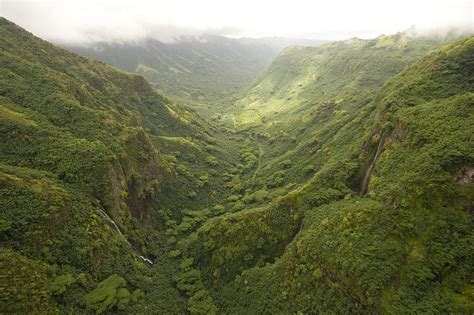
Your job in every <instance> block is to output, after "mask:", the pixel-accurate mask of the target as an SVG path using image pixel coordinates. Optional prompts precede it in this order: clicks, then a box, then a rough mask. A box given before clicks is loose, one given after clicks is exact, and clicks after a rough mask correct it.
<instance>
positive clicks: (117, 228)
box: [97, 207, 153, 265]
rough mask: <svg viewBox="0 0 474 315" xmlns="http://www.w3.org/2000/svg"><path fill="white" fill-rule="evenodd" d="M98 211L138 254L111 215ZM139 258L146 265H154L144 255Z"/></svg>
mask: <svg viewBox="0 0 474 315" xmlns="http://www.w3.org/2000/svg"><path fill="white" fill-rule="evenodd" d="M97 210H99V213H100V214H101V215H102V216H103V217H104V218H105V219H106V220H107V221H109V223H110V224H112V226H113V227H114V229H115V232H117V234H118V235H120V237H121V238H122V239H123V240H124V241H125V242H127V244H128V245H129V246H130V248H131V249H132V250H133V251H135V252H138V251H137V249H136V248H135V247H134V246H133V245H132V244H130V242H129V241H128V240H127V239H126V238H125V236H124V235H123V233H122V231H120V228H119V227H118V225H117V224H116V223H115V221H114V220H112V218H111V217H109V215H108V214H107V213H106V212H105V211H104V210H102V209H101V208H99V207H97ZM138 257H140V259H141V260H142V261H143V262H144V263H146V264H150V265H153V261H152V260H151V259H149V258H146V257H144V256H142V255H138Z"/></svg>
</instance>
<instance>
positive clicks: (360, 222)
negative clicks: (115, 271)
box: [186, 37, 474, 314]
mask: <svg viewBox="0 0 474 315" xmlns="http://www.w3.org/2000/svg"><path fill="white" fill-rule="evenodd" d="M473 56H474V38H473V37H471V38H468V39H465V40H460V41H457V42H455V43H453V44H448V45H446V46H443V47H442V48H441V49H439V50H436V51H434V52H433V53H431V54H429V55H428V56H426V57H424V58H422V59H421V60H420V61H418V62H415V63H414V64H413V65H412V66H409V67H408V68H407V69H405V70H403V71H402V72H401V73H400V74H399V75H397V76H395V77H394V78H392V79H390V80H389V81H388V82H387V83H386V84H385V85H384V86H383V87H382V88H381V90H380V91H378V92H377V93H376V95H375V96H374V97H369V98H367V100H366V102H364V104H365V105H364V106H361V107H359V109H358V111H359V114H358V115H356V116H355V118H354V119H355V120H356V121H355V122H354V121H353V122H346V123H344V124H342V125H339V124H338V123H337V120H338V118H337V115H336V116H335V117H334V116H333V118H332V119H333V121H334V122H333V123H332V124H329V125H327V127H326V130H325V132H320V133H318V134H315V135H314V136H315V137H314V144H313V147H316V148H318V147H320V148H326V149H325V150H324V149H323V150H321V149H316V150H314V151H312V152H313V153H312V158H311V160H308V161H306V163H307V164H310V165H311V167H312V169H311V170H309V172H311V173H312V174H314V175H313V176H312V178H311V179H310V180H309V181H308V182H307V183H306V185H304V186H302V187H301V188H298V189H295V190H294V191H293V192H291V193H289V194H288V195H286V196H285V197H283V198H281V199H279V200H277V201H276V202H274V203H272V205H271V206H270V207H265V208H260V209H255V210H244V211H242V212H240V213H239V215H238V216H236V215H230V216H225V217H223V218H222V219H219V220H218V219H216V220H213V221H209V223H208V224H206V225H205V226H203V227H202V228H201V229H199V230H198V231H197V233H196V235H195V236H194V238H190V240H189V242H188V244H187V245H186V246H187V251H188V255H189V256H191V257H192V258H193V259H194V260H193V261H194V263H195V265H196V266H197V267H198V268H200V269H201V270H203V271H204V274H206V275H207V277H208V278H207V281H208V282H207V283H208V285H209V287H210V288H211V291H212V292H213V294H214V297H215V301H216V303H217V305H218V307H219V309H220V310H221V311H222V313H225V314H246V313H248V312H255V313H285V314H288V313H303V314H304V313H321V312H325V311H328V310H330V311H331V312H335V313H347V312H351V313H396V314H398V313H418V312H428V313H463V314H464V313H465V314H469V313H472V311H473V310H474V300H473V297H472V290H473V286H472V282H471V279H472V275H473V274H474V269H473V261H474V257H473V256H472V253H474V248H473V245H472V244H474V242H473V239H474V233H473V232H472V231H473V230H472V204H473V201H474V183H473V177H472V167H473V162H474V156H473V154H474V150H473V148H474V145H473V144H474V143H473V141H474V139H473V137H472V135H473V134H474V123H473V122H474V119H473V115H474V111H473V108H474V107H473V104H474V103H473V101H474V99H473V97H474V94H473V92H474V77H473V74H474V71H473V70H474V69H473V66H474V64H473V58H472V57H473ZM355 62H357V61H355ZM380 85H381V84H380ZM372 111H373V113H375V115H372V114H370V112H372ZM364 112H365V114H364ZM367 112H369V113H367ZM328 115H331V116H332V115H334V113H332V114H328ZM322 117H324V115H323V114H322V113H320V114H319V115H317V116H316V118H317V119H321V118H322ZM356 125H361V126H365V127H356ZM333 128H335V129H336V130H335V131H333V130H332V129H333ZM354 128H356V129H354ZM360 128H362V130H363V129H364V128H366V130H367V132H362V131H361V130H360ZM327 133H330V134H334V136H333V137H332V138H329V139H328V138H327V137H326V134H327ZM364 139H365V140H364ZM294 150H295V151H296V153H295V155H297V154H303V152H301V151H299V150H301V147H299V146H297V147H296V148H295V149H294ZM315 161H316V162H315ZM357 161H359V162H357ZM299 163H302V162H299ZM358 173H361V174H363V175H366V174H367V175H368V176H367V178H366V179H367V182H368V183H369V184H368V193H367V194H365V191H367V188H366V187H361V186H363V185H365V183H363V182H365V180H364V179H365V176H360V177H358V176H357V174H358ZM351 189H354V190H351ZM360 193H362V196H359V194H360ZM284 244H288V245H287V246H286V248H282V246H283V245H284ZM236 260H237V261H236ZM251 266H255V267H253V268H252V267H251Z"/></svg>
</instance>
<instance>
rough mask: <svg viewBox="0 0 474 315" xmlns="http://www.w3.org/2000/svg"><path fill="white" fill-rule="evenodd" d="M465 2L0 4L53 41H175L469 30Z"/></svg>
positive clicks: (28, 0)
mask: <svg viewBox="0 0 474 315" xmlns="http://www.w3.org/2000/svg"><path fill="white" fill-rule="evenodd" d="M472 10H473V6H472V1H469V0H452V1H445V0H417V1H410V0H401V1H374V0H363V1H343V0H336V1H330V2H327V1H326V2H321V1H308V0H295V1H291V2H285V1H280V0H278V1H269V0H264V1H250V0H243V1H216V0H203V1H186V0H177V1H164V0H158V1H148V0H139V1H132V0H121V1H93V0H81V1H79V0H66V1H59V0H51V1H41V0H20V1H16V0H15V1H13V0H2V1H1V2H0V15H2V16H4V17H6V18H8V19H10V20H12V21H13V22H15V23H17V24H19V25H20V26H23V27H25V28H27V29H29V30H30V31H32V32H33V33H34V34H35V35H38V36H40V37H43V38H46V39H48V40H51V41H54V42H75V43H78V42H81V43H84V42H97V41H129V40H137V39H140V38H146V37H153V38H155V39H159V40H161V41H172V40H174V39H175V38H176V37H179V36H182V35H201V34H204V33H206V34H214V35H225V36H230V37H266V36H280V37H292V38H293V37H298V38H311V39H345V38H350V37H361V38H371V37H376V36H378V35H380V34H391V33H395V32H397V31H402V30H405V29H408V28H410V27H412V26H415V28H416V29H417V30H419V31H422V32H429V31H440V30H443V31H444V30H446V29H450V28H453V27H455V28H463V29H465V30H470V31H472V30H473V17H472V12H473V11H472Z"/></svg>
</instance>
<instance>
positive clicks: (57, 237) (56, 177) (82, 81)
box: [0, 19, 233, 313]
mask: <svg viewBox="0 0 474 315" xmlns="http://www.w3.org/2000/svg"><path fill="white" fill-rule="evenodd" d="M0 33H1V36H0V38H1V39H0V59H1V62H0V81H1V85H0V113H1V115H0V141H1V143H2V145H1V146H0V165H1V166H0V168H1V171H0V195H1V198H0V208H1V209H2V211H1V214H0V216H1V217H0V222H1V227H2V228H1V240H2V241H1V249H2V254H1V256H2V258H1V261H2V268H1V269H2V270H3V271H4V272H5V271H7V270H9V271H8V273H7V274H6V275H5V274H4V276H2V280H1V281H0V291H1V292H2V294H0V298H1V303H0V305H1V311H0V312H7V313H9V312H20V313H22V312H25V311H26V310H30V309H32V308H33V309H36V310H37V311H38V312H39V313H43V312H46V311H48V312H49V311H51V312H54V311H55V310H58V309H59V310H60V312H61V313H62V312H64V311H66V310H67V309H70V310H76V309H84V310H85V309H86V307H87V308H89V309H98V307H99V306H98V304H101V303H102V304H101V305H102V306H104V305H105V306H104V307H106V308H111V309H112V308H114V309H117V308H119V309H122V308H123V309H127V307H132V308H131V309H135V308H138V309H140V307H157V306H156V305H161V306H159V307H160V309H162V310H163V311H166V310H167V311H169V312H176V313H180V312H181V311H180V310H182V308H181V305H183V304H182V302H181V300H182V297H181V295H180V294H179V293H178V291H177V289H176V288H175V286H174V285H172V282H173V280H172V278H171V277H172V274H173V269H174V268H175V266H174V262H173V260H170V259H169V258H168V256H167V255H168V250H169V246H168V245H167V243H166V240H165V239H164V231H163V228H164V226H165V224H164V222H165V221H166V220H168V219H170V218H175V219H179V218H181V216H182V209H184V208H187V207H189V208H190V209H193V208H195V207H196V205H197V207H205V206H206V205H213V204H215V203H219V202H218V201H219V200H220V199H219V198H220V195H219V193H213V192H214V191H215V190H217V191H219V190H222V187H221V186H222V184H221V183H220V181H219V179H216V180H214V181H213V182H212V183H209V180H208V179H207V181H206V185H203V184H200V183H202V180H201V179H202V177H203V176H206V177H207V178H209V177H212V175H210V174H209V169H208V168H209V165H208V162H206V158H207V157H209V156H211V154H213V156H214V155H215V156H217V158H219V159H223V160H232V158H224V157H225V156H229V155H231V154H232V152H233V151H232V147H231V148H229V149H226V150H222V149H220V150H216V149H214V145H215V144H217V143H220V141H218V140H215V139H214V138H213V136H212V134H213V133H215V130H213V129H212V128H211V127H209V126H208V125H207V124H206V123H205V122H203V121H202V120H200V119H199V117H198V116H197V115H196V114H195V113H194V112H192V111H191V110H188V109H185V108H181V107H179V106H177V105H175V104H174V103H172V102H171V101H169V100H167V99H166V98H164V97H163V96H161V95H158V94H156V93H155V92H154V91H153V89H152V88H151V87H150V85H149V84H148V83H147V82H146V81H145V80H144V79H143V78H142V77H140V76H137V75H132V74H128V73H125V72H122V71H118V70H116V69H113V68H111V67H110V66H106V65H104V64H101V63H99V62H94V61H90V60H88V59H86V58H83V57H79V56H77V55H74V54H72V53H70V52H67V51H65V50H62V49H59V48H56V47H54V46H53V45H51V44H49V43H47V42H45V41H43V40H41V39H38V38H35V37H34V36H32V35H31V34H29V33H27V32H25V31H24V30H22V29H20V28H18V27H17V26H15V25H14V24H12V23H10V22H8V21H7V20H5V19H1V20H0ZM220 147H223V148H225V145H222V146H220ZM223 156H224V157H223ZM214 159H216V157H214ZM188 166H189V168H188ZM224 166H225V163H222V165H216V166H215V169H216V170H215V171H214V172H216V173H217V172H218V170H219V169H220V168H223V167H224ZM182 173H186V176H185V175H183V174H182ZM203 186H205V187H203ZM191 192H192V193H193V195H192V196H191V197H192V198H190V197H189V194H191ZM216 200H217V201H216ZM110 218H111V219H110ZM110 220H113V221H114V223H113V224H112V222H111V221H110ZM115 224H116V225H115ZM117 229H119V230H120V233H123V234H124V235H123V236H121V235H119V233H118V232H117ZM139 256H144V257H146V258H148V259H151V260H153V261H154V262H155V264H154V266H156V267H152V268H150V266H147V264H146V263H145V262H144V261H142V259H140V257H139ZM30 273H31V274H32V275H37V276H35V277H37V278H38V281H35V280H33V281H32V282H31V284H30V281H28V275H29V274H30ZM114 274H117V275H118V276H119V277H122V278H123V279H125V281H123V279H122V278H120V279H119V281H118V282H117V281H112V282H113V283H112V284H110V285H116V284H117V285H120V287H124V290H125V289H126V290H128V291H126V290H125V291H124V290H122V289H121V291H117V294H118V295H120V297H119V296H118V295H117V296H116V297H113V296H110V298H111V299H113V300H111V301H109V300H105V299H106V298H107V296H104V294H105V293H104V292H102V293H101V294H100V296H98V297H97V298H98V299H99V300H100V299H104V301H102V300H100V301H102V302H100V303H99V302H97V301H96V302H94V303H93V302H88V300H87V295H86V294H87V293H88V292H90V291H92V289H94V288H95V287H96V286H97V285H98V283H99V282H100V281H101V280H104V279H106V278H107V277H109V276H112V275H114ZM49 286H53V287H51V288H50V287H49ZM56 286H59V287H56ZM97 288H98V289H97V290H99V291H100V289H99V287H97ZM105 289H107V290H109V288H104V290H105ZM117 290H118V289H117ZM133 290H135V291H136V290H138V291H136V292H138V293H137V294H138V295H142V293H143V292H145V294H146V298H145V299H140V300H141V301H142V302H136V303H132V302H133V301H132V300H133V299H134V298H133V296H129V295H128V293H127V292H130V293H131V292H132V291H133ZM135 291H133V292H135ZM35 292H37V294H38V299H31V300H30V295H31V294H33V295H34V294H36V293H35ZM92 292H95V291H92ZM107 292H108V291H107ZM112 292H113V291H112ZM112 292H110V294H112ZM97 294H99V293H98V292H97ZM107 294H109V293H107ZM122 295H123V296H122ZM84 297H85V300H84ZM122 298H123V301H121V300H120V299H122ZM107 299H108V298H107ZM115 299H119V300H120V301H116V300H115ZM150 299H151V300H150ZM129 301H130V303H129ZM107 303H108V305H106V304H107ZM154 305H155V306H154ZM102 306H101V307H102ZM131 309H129V310H131ZM134 312H135V311H134ZM136 312H141V311H136Z"/></svg>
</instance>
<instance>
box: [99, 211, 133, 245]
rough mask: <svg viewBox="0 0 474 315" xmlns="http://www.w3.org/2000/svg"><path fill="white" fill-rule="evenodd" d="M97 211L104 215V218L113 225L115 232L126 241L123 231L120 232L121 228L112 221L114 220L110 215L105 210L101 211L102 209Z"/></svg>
mask: <svg viewBox="0 0 474 315" xmlns="http://www.w3.org/2000/svg"><path fill="white" fill-rule="evenodd" d="M97 210H99V212H100V214H102V216H103V217H104V218H105V219H106V220H107V221H109V222H110V224H112V225H113V227H114V229H115V231H116V232H117V234H118V235H120V236H121V237H122V238H123V239H125V237H124V236H123V234H122V231H120V229H119V227H118V226H117V224H116V223H115V221H114V220H112V219H111V218H110V217H109V215H108V214H107V213H106V212H105V211H104V210H102V209H100V208H97ZM125 241H127V240H126V239H125ZM127 243H128V241H127Z"/></svg>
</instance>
